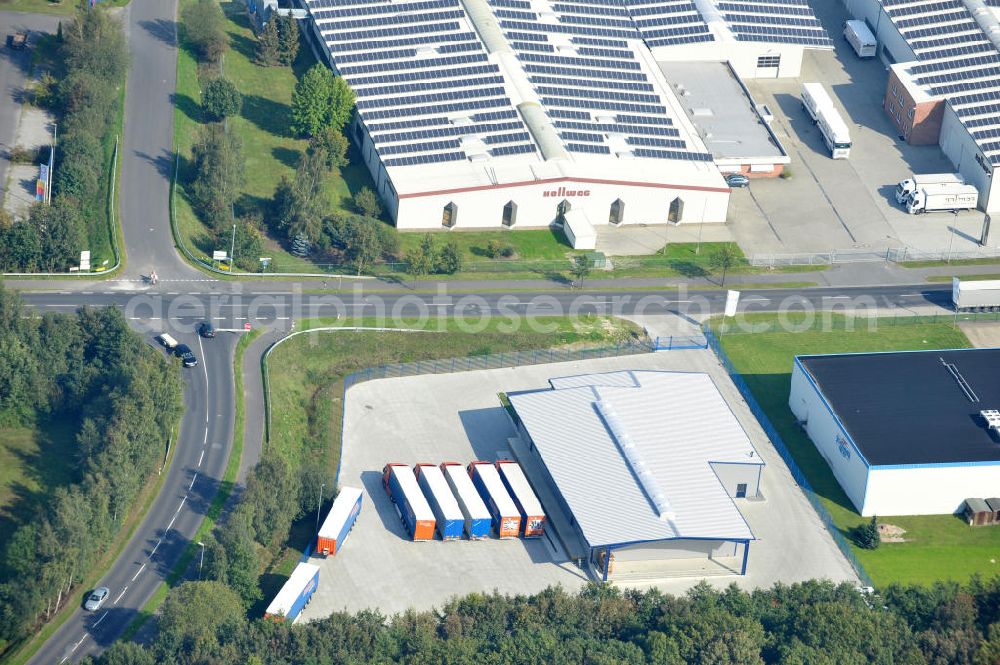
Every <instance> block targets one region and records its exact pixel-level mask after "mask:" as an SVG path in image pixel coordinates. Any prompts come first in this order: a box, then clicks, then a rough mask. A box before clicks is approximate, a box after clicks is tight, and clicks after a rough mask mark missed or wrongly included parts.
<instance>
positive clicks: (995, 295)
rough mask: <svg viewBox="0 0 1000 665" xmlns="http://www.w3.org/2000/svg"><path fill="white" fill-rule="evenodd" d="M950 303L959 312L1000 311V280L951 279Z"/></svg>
mask: <svg viewBox="0 0 1000 665" xmlns="http://www.w3.org/2000/svg"><path fill="white" fill-rule="evenodd" d="M951 302H952V304H953V305H954V306H955V310H956V311H959V312H968V311H970V310H980V311H983V310H991V311H995V310H997V309H1000V280H998V279H980V280H968V279H959V278H958V277H952V279H951Z"/></svg>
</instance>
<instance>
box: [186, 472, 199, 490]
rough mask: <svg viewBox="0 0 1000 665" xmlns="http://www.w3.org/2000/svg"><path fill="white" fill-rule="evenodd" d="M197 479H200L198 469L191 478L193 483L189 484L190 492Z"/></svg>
mask: <svg viewBox="0 0 1000 665" xmlns="http://www.w3.org/2000/svg"><path fill="white" fill-rule="evenodd" d="M196 480H198V472H197V471H195V472H194V478H192V479H191V484H190V485H188V492H190V491H191V488H192V487H194V481H196Z"/></svg>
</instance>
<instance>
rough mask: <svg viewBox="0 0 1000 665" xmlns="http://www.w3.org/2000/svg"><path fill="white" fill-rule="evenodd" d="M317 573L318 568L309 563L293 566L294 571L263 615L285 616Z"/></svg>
mask: <svg viewBox="0 0 1000 665" xmlns="http://www.w3.org/2000/svg"><path fill="white" fill-rule="evenodd" d="M318 572H319V566H316V565H313V564H311V563H305V562H302V563H300V564H299V565H297V566H295V570H293V571H292V574H291V575H289V576H288V581H287V582H285V585H284V586H283V587H281V591H279V592H278V595H277V596H275V597H274V600H272V601H271V604H270V605H268V606H267V611H266V612H265V614H270V615H271V616H277V615H279V614H282V615H285V616H287V615H288V610H290V609H292V605H293V604H294V603H295V601H296V599H298V597H299V595H300V594H301V593H302V590H303V589H305V588H306V585H307V584H309V582H310V581H311V580H312V579H313V578H314V577H315V576H316V573H318Z"/></svg>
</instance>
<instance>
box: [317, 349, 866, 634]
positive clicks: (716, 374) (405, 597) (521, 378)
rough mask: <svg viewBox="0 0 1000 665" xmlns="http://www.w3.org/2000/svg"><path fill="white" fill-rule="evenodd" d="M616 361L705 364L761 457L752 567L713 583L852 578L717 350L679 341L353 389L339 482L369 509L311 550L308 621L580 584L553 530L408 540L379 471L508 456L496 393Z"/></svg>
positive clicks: (646, 365)
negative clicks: (313, 581)
mask: <svg viewBox="0 0 1000 665" xmlns="http://www.w3.org/2000/svg"><path fill="white" fill-rule="evenodd" d="M620 369H658V370H677V371H698V372H708V373H709V374H710V375H711V376H712V377H713V379H714V380H715V382H716V384H717V385H718V386H719V388H720V390H721V391H722V393H723V395H724V396H725V397H726V399H727V401H728V402H729V404H730V406H731V408H732V409H733V411H734V412H735V414H736V416H737V418H738V419H739V420H740V422H741V423H742V424H743V426H744V428H745V429H746V430H747V432H748V434H749V435H750V438H751V439H752V440H753V443H754V446H755V447H756V448H757V450H758V451H759V452H760V454H761V456H762V457H763V458H764V460H765V462H766V463H767V465H768V466H767V468H766V469H765V471H764V476H763V483H762V488H763V489H762V492H763V495H764V498H765V500H763V501H751V502H743V501H741V502H739V507H740V509H741V510H742V512H743V514H744V516H745V517H746V519H747V521H748V523H749V524H750V527H751V528H752V529H753V531H754V534H755V535H756V537H757V541H756V542H754V543H753V544H752V545H751V548H750V560H749V565H748V574H747V575H746V576H745V577H742V578H741V577H738V576H719V577H710V578H707V579H708V581H709V583H711V584H713V585H717V586H720V587H722V586H726V585H728V584H730V583H732V582H736V583H737V584H739V585H740V586H743V587H747V588H755V587H769V586H771V585H772V584H774V583H775V582H795V581H800V580H806V579H810V578H830V579H833V580H837V581H842V580H850V581H855V580H856V578H855V575H854V573H853V570H852V569H851V568H850V566H849V564H848V563H847V561H846V560H845V559H844V558H843V556H842V555H841V554H840V552H839V550H838V549H837V548H836V546H835V545H834V544H833V541H832V540H831V538H830V537H829V534H828V533H827V531H826V530H825V529H824V527H823V526H822V524H821V523H820V521H819V518H818V517H817V516H816V513H815V512H814V511H813V509H812V508H811V507H810V506H809V504H808V502H807V501H806V499H805V497H804V496H803V494H802V493H801V491H800V490H799V489H798V487H797V486H796V485H795V483H794V482H793V481H792V479H791V476H790V474H789V472H788V469H787V468H786V467H785V466H784V465H783V463H782V462H781V460H780V458H779V456H778V454H777V452H775V450H774V449H773V447H772V446H771V445H770V443H769V442H768V440H767V438H766V437H765V435H764V433H763V432H762V431H761V429H760V427H759V426H758V425H757V423H756V421H755V420H754V418H753V416H752V415H751V414H750V412H749V410H748V408H747V406H746V405H745V403H743V401H742V400H741V399H740V397H739V393H738V392H737V391H736V388H735V386H733V384H732V383H731V381H730V380H729V378H728V376H727V375H726V374H725V372H724V370H723V369H722V368H721V366H720V365H719V363H718V361H717V359H716V358H715V356H714V355H713V354H712V353H711V352H710V351H707V350H700V349H699V350H682V351H678V350H675V351H667V352H660V353H655V354H654V353H649V354H642V355H633V356H627V357H618V358H605V359H598V360H587V361H580V362H568V363H558V364H550V365H533V366H524V367H515V368H506V369H497V370H482V371H471V372H463V373H455V374H444V375H424V376H416V377H405V378H393V379H382V380H377V381H371V382H367V383H361V384H358V385H355V386H354V387H352V388H351V389H350V391H349V392H348V393H347V401H346V404H345V415H344V435H343V457H342V460H341V467H340V476H339V484H340V485H347V486H360V487H362V488H363V489H364V491H365V497H364V507H363V509H362V511H361V515H360V517H359V518H358V521H357V523H356V525H355V527H354V530H353V532H352V533H351V535H350V537H349V538H348V539H347V541H346V544H345V546H344V549H343V551H342V552H341V553H339V554H337V555H336V556H335V557H329V558H327V559H325V560H324V559H320V558H314V559H312V561H313V562H314V563H318V564H319V565H320V568H321V571H320V584H319V589H318V590H317V591H316V594H315V596H314V597H313V599H312V601H311V602H310V604H309V606H308V607H307V608H306V609H305V611H304V612H303V615H302V616H303V619H304V620H311V619H317V618H320V617H324V616H327V615H329V614H331V613H332V612H335V611H340V610H346V611H350V612H354V611H358V610H361V609H365V608H372V609H378V610H380V611H382V612H384V613H387V614H394V613H398V612H402V611H404V610H406V609H408V608H415V609H429V608H431V607H440V606H441V605H442V604H443V603H445V602H446V601H447V600H448V599H449V598H451V597H452V596H455V595H464V594H468V593H473V592H491V591H494V590H496V591H499V592H501V593H509V594H517V593H533V592H536V591H539V590H541V589H543V588H545V587H547V586H550V585H554V584H561V585H562V586H563V587H565V588H567V589H574V588H577V587H579V586H581V585H582V584H584V583H585V582H586V581H587V579H588V578H587V576H586V574H585V573H584V572H583V571H582V570H581V569H580V568H578V567H577V566H576V564H575V563H574V562H572V561H569V560H567V558H566V556H565V554H563V553H562V547H561V546H560V545H559V544H558V543H559V539H553V540H554V541H555V544H553V543H552V542H550V541H549V539H548V538H543V539H540V540H530V541H524V540H504V541H500V540H496V539H493V538H491V539H489V540H485V541H478V542H470V541H466V540H462V541H458V542H442V541H440V540H435V541H430V542H416V543H415V542H411V541H410V540H408V539H407V538H406V535H405V533H404V530H403V527H402V525H401V523H400V520H399V518H398V516H397V514H396V511H395V508H394V507H393V505H392V503H391V502H390V501H389V498H388V497H387V496H386V493H385V491H384V490H383V489H382V482H381V481H382V478H381V471H382V468H383V466H384V465H385V464H386V463H387V462H403V463H405V464H408V465H411V466H412V465H413V464H415V463H417V462H432V463H435V464H439V463H441V462H444V461H455V462H460V463H462V464H467V463H468V462H469V461H471V460H474V459H481V460H489V461H493V460H496V459H497V458H498V456H503V457H512V454H511V452H510V450H509V449H508V446H507V438H508V437H511V436H514V435H515V432H514V430H513V427H512V426H511V424H510V421H509V420H508V418H507V415H506V412H505V411H504V410H503V408H502V407H501V406H500V402H499V399H498V394H499V393H501V392H509V391H517V390H528V389H537V388H545V387H547V386H548V384H547V380H548V379H549V378H550V377H558V376H567V375H576V374H581V373H591V372H603V371H613V370H620ZM585 463H586V460H581V464H585ZM700 579H701V578H699V577H683V578H679V579H673V580H661V581H656V582H655V586H657V587H659V588H661V589H663V590H664V591H668V592H671V593H680V592H683V591H684V590H686V589H688V588H690V587H691V586H693V585H694V584H696V583H698V582H699V581H700ZM651 583H652V582H643V583H641V585H643V586H646V585H649V584H651Z"/></svg>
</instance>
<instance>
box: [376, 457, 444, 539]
mask: <svg viewBox="0 0 1000 665" xmlns="http://www.w3.org/2000/svg"><path fill="white" fill-rule="evenodd" d="M382 486H383V487H384V488H385V492H386V494H388V495H389V498H390V499H392V503H393V505H395V506H396V513H397V514H398V515H399V519H400V521H402V522H403V527H404V528H405V529H406V532H407V533H408V534H409V535H410V538H412V539H413V540H433V539H434V513H432V512H431V507H430V506H429V505H427V499H425V498H424V495H423V493H422V492H421V491H420V486H419V485H417V479H416V478H415V477H414V475H413V470H412V469H410V467H408V466H406V465H405V464H400V463H399V462H390V463H388V464H386V465H385V468H383V469H382Z"/></svg>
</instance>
